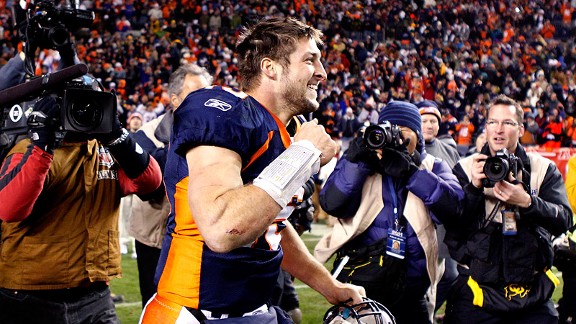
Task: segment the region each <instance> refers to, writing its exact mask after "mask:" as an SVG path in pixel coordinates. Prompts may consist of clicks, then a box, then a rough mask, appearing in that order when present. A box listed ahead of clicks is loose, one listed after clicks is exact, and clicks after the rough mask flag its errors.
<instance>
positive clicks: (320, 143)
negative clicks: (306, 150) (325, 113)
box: [294, 119, 338, 165]
mask: <svg viewBox="0 0 576 324" xmlns="http://www.w3.org/2000/svg"><path fill="white" fill-rule="evenodd" d="M301 140H308V141H310V142H311V143H312V145H314V147H316V148H317V149H318V150H320V152H322V154H321V155H320V165H324V164H326V163H328V162H329V161H330V160H332V158H333V157H334V156H335V155H336V150H337V149H338V145H337V144H336V142H334V141H333V140H332V138H330V135H328V134H327V133H326V130H325V129H324V126H322V125H318V120H316V119H314V120H312V121H309V122H306V123H303V124H302V126H300V130H298V132H297V133H296V136H294V141H295V142H297V141H301Z"/></svg>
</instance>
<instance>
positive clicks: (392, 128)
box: [362, 120, 402, 150]
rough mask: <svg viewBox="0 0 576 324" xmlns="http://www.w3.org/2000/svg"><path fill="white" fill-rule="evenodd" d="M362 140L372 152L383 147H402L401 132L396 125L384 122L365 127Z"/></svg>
mask: <svg viewBox="0 0 576 324" xmlns="http://www.w3.org/2000/svg"><path fill="white" fill-rule="evenodd" d="M362 139H363V140H364V144H365V145H366V146H367V147H368V148H370V149H372V150H376V149H381V148H384V147H389V148H394V147H397V146H400V145H402V131H401V130H400V127H398V125H394V124H392V123H390V122H389V121H387V120H386V121H384V122H382V123H381V124H378V125H370V126H368V127H366V129H365V130H364V134H363V135H362Z"/></svg>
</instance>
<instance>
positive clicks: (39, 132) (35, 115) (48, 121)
mask: <svg viewBox="0 0 576 324" xmlns="http://www.w3.org/2000/svg"><path fill="white" fill-rule="evenodd" d="M59 116H60V104H59V103H58V102H57V101H56V99H55V98H54V97H52V96H47V97H44V98H42V99H40V100H39V101H38V102H36V103H35V104H34V109H33V111H32V113H30V116H28V121H27V123H28V135H29V137H30V139H31V140H32V144H34V145H36V146H38V147H39V148H41V149H42V150H44V151H46V152H48V153H50V154H54V146H55V143H56V135H55V133H54V132H55V131H56V129H57V128H58V122H57V120H58V118H59Z"/></svg>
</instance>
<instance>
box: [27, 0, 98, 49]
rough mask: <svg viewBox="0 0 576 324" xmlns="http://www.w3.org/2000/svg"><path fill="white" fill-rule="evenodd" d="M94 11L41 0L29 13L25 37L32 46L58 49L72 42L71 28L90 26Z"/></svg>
mask: <svg viewBox="0 0 576 324" xmlns="http://www.w3.org/2000/svg"><path fill="white" fill-rule="evenodd" d="M93 22H94V12H93V11H90V10H83V9H77V8H70V7H56V6H55V5H54V3H52V2H51V1H39V2H37V3H36V4H35V5H34V7H33V8H31V9H30V10H29V12H28V14H27V23H26V27H25V29H24V32H25V35H24V38H27V39H26V41H27V42H28V44H29V45H30V48H31V49H33V50H35V49H36V48H38V47H39V48H47V49H57V48H58V47H60V46H63V45H66V44H68V43H69V42H70V33H69V30H76V29H79V28H82V27H90V26H91V25H92V23H93Z"/></svg>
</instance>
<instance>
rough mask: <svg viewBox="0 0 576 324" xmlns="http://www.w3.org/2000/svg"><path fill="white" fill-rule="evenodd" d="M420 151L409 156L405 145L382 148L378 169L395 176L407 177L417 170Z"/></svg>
mask: <svg viewBox="0 0 576 324" xmlns="http://www.w3.org/2000/svg"><path fill="white" fill-rule="evenodd" d="M420 163H421V161H420V153H418V152H414V154H413V155H412V156H411V155H410V154H409V153H408V150H407V149H406V147H405V146H401V147H397V148H388V147H386V148H383V149H382V158H381V159H380V162H379V164H380V171H382V172H383V173H385V174H387V175H389V176H391V177H395V178H404V177H406V178H408V177H410V176H412V175H413V174H414V173H415V172H416V171H418V165H420Z"/></svg>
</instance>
